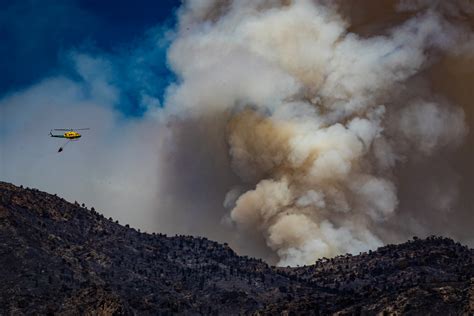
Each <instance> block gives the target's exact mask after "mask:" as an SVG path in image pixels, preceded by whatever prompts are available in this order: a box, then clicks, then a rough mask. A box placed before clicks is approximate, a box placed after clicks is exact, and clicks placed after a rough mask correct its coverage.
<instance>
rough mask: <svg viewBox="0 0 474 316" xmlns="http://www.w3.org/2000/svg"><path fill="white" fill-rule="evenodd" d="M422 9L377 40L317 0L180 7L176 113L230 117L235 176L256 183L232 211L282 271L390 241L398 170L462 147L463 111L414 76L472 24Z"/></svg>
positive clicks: (172, 106) (173, 53)
mask: <svg viewBox="0 0 474 316" xmlns="http://www.w3.org/2000/svg"><path fill="white" fill-rule="evenodd" d="M426 7H427V8H425V5H424V3H423V2H422V1H420V2H419V3H418V4H416V5H415V4H413V5H408V4H407V3H401V4H400V6H399V9H400V10H414V11H416V13H417V14H414V15H412V16H411V17H410V18H408V19H406V20H405V21H403V22H402V23H400V24H398V25H395V26H393V27H391V28H387V29H386V30H385V31H384V32H383V34H379V35H377V36H361V35H358V34H356V33H353V32H350V31H348V29H349V27H350V21H349V20H348V19H347V18H345V17H344V16H342V15H341V14H340V13H338V7H337V6H335V5H324V3H323V2H318V1H305V0H302V1H281V2H280V1H263V0H262V1H229V2H227V1H224V2H221V1H188V2H186V3H185V5H184V7H183V8H182V9H181V12H180V15H179V17H180V20H179V21H180V23H179V31H178V34H177V37H176V39H175V41H174V42H173V44H172V46H171V48H170V51H169V61H170V63H171V65H172V68H173V69H174V70H175V72H176V73H177V74H178V76H179V78H180V80H181V82H180V84H179V85H177V86H174V87H172V88H170V89H169V91H168V93H169V94H168V99H167V100H168V103H167V105H166V106H167V107H166V111H168V115H178V116H183V117H194V118H195V119H199V117H206V116H209V115H211V116H212V115H216V116H221V117H224V118H226V120H228V123H227V124H226V127H225V128H226V130H225V135H226V140H227V143H228V146H229V154H230V157H231V165H232V170H233V171H234V172H235V173H236V174H237V175H238V176H239V177H240V179H241V181H242V183H241V184H242V185H244V186H246V187H249V186H250V189H247V190H246V191H245V190H244V191H242V187H241V188H240V189H238V190H235V189H234V190H231V191H230V192H229V194H228V195H227V198H226V200H225V203H224V204H225V205H226V206H227V207H229V208H230V218H231V220H232V221H233V222H234V223H235V224H236V225H237V228H238V229H239V230H240V231H241V232H242V234H245V233H248V232H249V231H253V232H255V231H258V232H259V233H260V234H261V235H262V236H263V237H264V239H265V241H266V244H267V246H268V247H270V248H271V249H272V250H273V251H274V252H275V253H277V254H278V256H279V258H280V261H279V264H281V265H287V264H289V265H296V264H306V263H312V262H314V260H315V259H317V258H320V257H328V256H334V255H337V254H341V253H345V252H351V253H356V252H359V251H363V250H367V249H371V248H374V247H376V246H378V245H381V244H383V242H384V239H385V238H384V236H383V234H381V233H380V231H381V230H383V228H382V227H383V225H385V224H386V223H390V221H393V220H396V214H397V209H398V205H399V199H398V193H397V187H396V176H395V175H394V172H395V168H396V166H397V165H401V164H403V163H405V162H406V161H407V160H409V159H410V157H411V156H417V155H421V156H424V157H426V158H425V159H430V158H429V157H431V156H433V155H436V153H437V152H438V151H439V150H440V149H444V148H446V147H448V148H453V147H454V146H455V145H458V144H460V143H461V142H462V139H463V137H464V136H465V135H466V131H467V128H466V125H465V123H464V113H463V110H462V109H461V108H458V107H455V106H452V105H450V104H449V102H448V101H446V100H441V98H437V97H436V96H434V97H433V96H432V97H430V96H429V94H428V93H425V92H426V89H421V88H419V85H418V84H416V83H414V82H413V78H420V79H418V80H425V79H424V77H423V73H424V72H425V71H426V70H427V69H429V67H431V65H432V64H433V63H435V62H436V59H437V58H439V56H443V55H449V54H451V53H452V54H455V53H458V52H459V49H460V45H458V40H459V39H461V38H463V37H465V32H466V30H465V28H464V27H463V26H461V25H460V24H456V23H453V22H451V21H450V20H447V19H445V18H444V17H443V14H442V12H441V9H440V10H436V8H437V6H429V5H428V6H426ZM422 9H423V10H422ZM428 90H429V89H428ZM417 92H419V93H417ZM440 100H441V101H440ZM223 132H224V131H221V132H219V133H223ZM238 194H240V196H239V197H238V198H236V196H237V195H238ZM447 201H449V199H447Z"/></svg>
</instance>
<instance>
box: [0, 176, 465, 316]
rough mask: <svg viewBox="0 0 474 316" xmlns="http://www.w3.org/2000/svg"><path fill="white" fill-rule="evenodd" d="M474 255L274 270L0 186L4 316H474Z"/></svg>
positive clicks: (420, 246) (442, 250)
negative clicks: (287, 314) (388, 315)
mask: <svg viewBox="0 0 474 316" xmlns="http://www.w3.org/2000/svg"><path fill="white" fill-rule="evenodd" d="M473 260H474V252H473V251H472V250H470V249H468V248H466V247H464V246H461V245H460V244H458V243H455V242H453V241H452V240H450V239H443V238H437V237H436V238H435V237H433V238H429V239H426V240H414V241H410V242H408V243H405V244H402V245H397V246H395V245H389V246H386V247H383V248H380V249H378V250H377V251H374V252H371V253H364V254H361V255H358V256H350V255H346V256H340V257H337V258H334V259H329V260H320V261H318V262H317V263H316V264H315V265H313V266H308V267H301V268H273V267H269V266H268V265H267V264H265V263H264V262H262V261H261V260H257V259H252V258H247V257H241V256H237V255H236V254H235V253H234V252H233V251H232V249H230V248H229V247H228V246H227V245H221V244H218V243H216V242H213V241H210V240H207V239H206V238H195V237H190V236H175V237H167V236H165V235H161V234H145V233H140V232H139V231H137V230H135V229H133V228H129V227H124V226H121V225H119V224H118V223H116V222H113V221H112V220H110V219H106V218H104V217H103V216H102V215H101V214H99V213H98V212H96V211H95V210H94V209H90V210H89V209H87V208H85V207H81V206H80V205H79V204H77V203H75V204H71V203H69V202H67V201H65V200H64V199H61V198H59V197H56V196H53V195H50V194H48V193H44V192H40V191H38V190H35V189H23V188H20V187H16V186H14V185H11V184H8V183H4V182H0V266H1V269H0V281H1V282H0V315H10V314H16V315H18V314H42V315H45V314H62V315H70V314H99V315H112V314H116V315H120V314H140V315H143V314H145V315H147V314H148V315H156V314H176V313H184V314H205V315H208V314H225V315H228V314H242V313H243V314H254V313H260V314H265V313H269V314H275V313H282V312H283V311H294V312H296V313H297V314H301V313H304V314H332V313H337V312H339V313H341V314H346V313H347V314H353V313H360V312H364V311H366V312H369V314H376V313H379V312H383V311H387V312H398V313H400V312H403V313H413V314H420V313H421V314H429V313H432V314H444V315H446V314H453V315H456V314H463V313H469V312H471V313H472V312H473V311H474V264H473Z"/></svg>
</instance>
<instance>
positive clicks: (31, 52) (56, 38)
mask: <svg viewBox="0 0 474 316" xmlns="http://www.w3.org/2000/svg"><path fill="white" fill-rule="evenodd" d="M179 5H180V1H177V0H160V1H152V0H136V1H126V0H115V1H95V0H24V1H15V0H6V1H5V0H4V1H1V2H0V38H2V45H0V71H1V73H2V75H1V76H0V97H4V96H5V95H8V94H11V93H12V92H15V91H18V90H20V89H24V88H27V87H28V86H31V85H33V84H35V83H37V82H38V81H40V80H42V79H43V78H46V77H51V76H56V75H58V74H61V75H62V74H65V73H68V72H70V73H69V75H70V76H71V77H74V67H70V54H71V52H74V53H77V52H79V53H84V54H89V55H93V56H102V57H104V58H106V59H108V60H109V61H110V62H111V63H112V64H113V68H114V69H113V72H114V80H115V81H120V83H118V82H114V83H115V84H118V85H122V86H121V91H122V95H121V98H120V102H119V103H118V104H117V105H116V106H117V107H118V108H119V110H120V111H121V112H122V113H124V114H125V115H131V116H140V115H141V114H142V113H143V111H144V109H143V106H141V105H140V98H141V96H140V95H139V94H137V87H136V84H139V85H141V86H142V88H141V89H138V90H142V89H145V90H146V89H147V80H148V85H153V89H152V90H153V94H154V95H153V97H156V98H157V99H159V100H160V101H162V97H163V91H164V89H165V88H166V86H167V85H168V83H169V82H170V81H172V80H173V76H172V73H171V72H170V71H169V70H168V68H167V66H166V49H167V45H168V43H169V42H168V41H166V38H165V35H166V32H168V31H169V30H172V29H173V27H174V24H175V14H174V13H175V11H176V9H177V7H178V6H179ZM150 41H153V44H151V43H150ZM147 45H153V47H152V49H150V47H147ZM145 51H146V54H147V56H146V58H138V57H140V56H139V55H140V54H142V53H144V52H145ZM134 57H136V58H134ZM130 59H131V60H132V62H130ZM137 59H140V60H141V61H140V62H136V63H134V62H133V60H137ZM143 60H144V61H143ZM132 66H133V67H134V69H131V67H132ZM131 71H133V73H134V74H135V76H130V72H131ZM130 77H132V78H140V83H138V82H134V80H129V79H130ZM149 90H151V89H149Z"/></svg>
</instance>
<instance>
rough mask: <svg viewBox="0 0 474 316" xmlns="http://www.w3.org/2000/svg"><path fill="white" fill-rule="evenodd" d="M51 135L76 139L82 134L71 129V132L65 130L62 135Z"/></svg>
mask: <svg viewBox="0 0 474 316" xmlns="http://www.w3.org/2000/svg"><path fill="white" fill-rule="evenodd" d="M50 136H51V137H58V138H67V139H78V138H80V137H81V136H82V135H81V134H79V133H78V132H74V131H71V132H66V133H64V134H62V135H53V134H50Z"/></svg>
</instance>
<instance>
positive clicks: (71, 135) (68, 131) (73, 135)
mask: <svg viewBox="0 0 474 316" xmlns="http://www.w3.org/2000/svg"><path fill="white" fill-rule="evenodd" d="M53 130H54V131H63V132H65V133H63V134H59V135H55V134H53ZM85 130H89V128H55V129H52V130H50V131H49V136H51V137H58V138H66V139H67V142H66V143H65V144H64V145H62V146H61V147H59V149H58V153H60V152H62V151H63V149H64V147H65V146H66V145H67V144H68V143H69V142H70V141H72V140H78V139H79V138H81V137H82V135H81V134H79V133H78V132H77V131H85Z"/></svg>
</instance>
